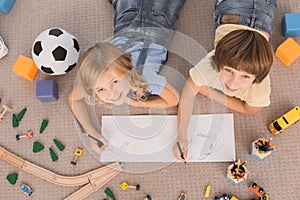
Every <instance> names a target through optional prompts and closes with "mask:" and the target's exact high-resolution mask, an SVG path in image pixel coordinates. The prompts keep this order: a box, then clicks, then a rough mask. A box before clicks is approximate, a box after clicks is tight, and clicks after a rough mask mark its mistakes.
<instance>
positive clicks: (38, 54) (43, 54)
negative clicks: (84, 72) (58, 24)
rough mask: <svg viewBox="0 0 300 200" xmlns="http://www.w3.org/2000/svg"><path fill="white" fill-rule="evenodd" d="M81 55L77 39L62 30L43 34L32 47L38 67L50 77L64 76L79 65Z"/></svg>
mask: <svg viewBox="0 0 300 200" xmlns="http://www.w3.org/2000/svg"><path fill="white" fill-rule="evenodd" d="M79 54H80V48H79V43H78V41H77V39H76V38H75V37H74V36H73V35H72V34H70V33H68V32H67V31H65V30H63V29H61V28H51V29H48V30H45V31H43V32H41V33H40V34H39V35H38V36H37V38H36V39H35V41H34V43H33V47H32V58H33V60H34V63H35V64H36V65H37V67H38V68H39V69H40V70H41V71H42V72H44V73H46V74H50V75H62V74H66V73H68V72H69V71H71V70H72V69H73V68H74V67H75V66H76V64H77V62H78V59H79Z"/></svg>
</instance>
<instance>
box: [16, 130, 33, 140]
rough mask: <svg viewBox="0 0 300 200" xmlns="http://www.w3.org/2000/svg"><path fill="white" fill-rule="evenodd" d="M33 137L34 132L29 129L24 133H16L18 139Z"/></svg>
mask: <svg viewBox="0 0 300 200" xmlns="http://www.w3.org/2000/svg"><path fill="white" fill-rule="evenodd" d="M32 137H33V132H32V131H28V132H27V133H25V134H24V135H16V140H20V139H21V138H26V139H29V138H32Z"/></svg>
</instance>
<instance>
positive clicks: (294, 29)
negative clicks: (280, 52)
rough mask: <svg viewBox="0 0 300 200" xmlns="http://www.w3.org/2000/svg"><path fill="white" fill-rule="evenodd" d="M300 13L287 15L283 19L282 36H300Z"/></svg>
mask: <svg viewBox="0 0 300 200" xmlns="http://www.w3.org/2000/svg"><path fill="white" fill-rule="evenodd" d="M299 21H300V13H286V14H284V16H283V19H282V34H283V35H284V36H285V37H296V36H300V24H299Z"/></svg>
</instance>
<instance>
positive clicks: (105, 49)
mask: <svg viewBox="0 0 300 200" xmlns="http://www.w3.org/2000/svg"><path fill="white" fill-rule="evenodd" d="M106 71H110V72H111V73H112V74H113V75H115V76H116V77H122V76H125V78H126V79H127V80H128V81H129V84H130V86H131V89H132V90H134V91H144V90H145V89H146V88H147V85H146V83H145V81H144V79H143V77H142V76H141V75H139V74H138V73H137V72H136V70H135V68H134V67H133V65H132V64H131V54H130V53H126V52H124V51H122V50H121V49H119V48H117V47H115V46H113V45H112V44H110V43H106V42H101V43H98V44H96V45H95V46H93V47H91V48H89V49H88V50H87V51H86V52H84V54H83V55H82V56H81V58H80V61H79V78H80V80H81V83H82V85H83V89H84V91H85V92H86V94H87V95H86V98H85V99H86V102H87V103H89V104H94V105H95V104H97V103H100V104H104V105H107V106H110V104H108V103H106V102H103V101H101V100H100V99H99V98H98V96H97V95H96V90H95V85H96V83H97V81H98V80H99V78H100V77H101V75H102V73H103V72H106ZM92 98H93V99H94V100H92ZM95 100H97V102H96V101H95Z"/></svg>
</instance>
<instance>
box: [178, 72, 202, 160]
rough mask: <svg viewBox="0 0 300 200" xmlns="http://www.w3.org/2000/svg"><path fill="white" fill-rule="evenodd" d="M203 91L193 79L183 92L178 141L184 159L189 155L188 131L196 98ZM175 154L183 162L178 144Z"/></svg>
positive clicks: (180, 103) (180, 102)
mask: <svg viewBox="0 0 300 200" xmlns="http://www.w3.org/2000/svg"><path fill="white" fill-rule="evenodd" d="M201 89H202V87H199V86H197V85H195V83H194V82H193V81H192V79H191V78H189V79H188V80H187V82H186V84H185V86H184V88H183V90H182V92H181V97H180V101H179V107H178V127H177V128H178V136H177V141H178V142H179V144H180V146H181V148H182V151H183V156H184V158H186V157H187V153H188V140H187V130H188V126H189V122H190V119H191V116H192V114H193V109H194V103H195V97H196V95H197V93H199V91H200V90H201ZM173 153H174V156H175V157H176V158H177V159H179V160H181V161H183V159H182V158H181V157H180V152H179V149H178V147H177V144H175V145H174V147H173Z"/></svg>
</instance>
